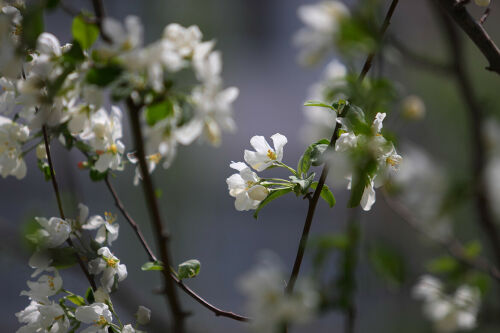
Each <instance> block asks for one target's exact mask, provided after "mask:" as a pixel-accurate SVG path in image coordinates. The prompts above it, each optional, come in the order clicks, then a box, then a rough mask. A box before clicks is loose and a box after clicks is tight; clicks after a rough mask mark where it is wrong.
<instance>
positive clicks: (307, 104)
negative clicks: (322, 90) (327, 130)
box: [304, 101, 337, 112]
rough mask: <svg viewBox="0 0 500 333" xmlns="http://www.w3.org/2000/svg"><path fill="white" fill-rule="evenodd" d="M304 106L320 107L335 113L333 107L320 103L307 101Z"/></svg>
mask: <svg viewBox="0 0 500 333" xmlns="http://www.w3.org/2000/svg"><path fill="white" fill-rule="evenodd" d="M304 106H319V107H322V108H329V109H332V110H333V111H335V112H336V111H337V110H336V109H335V108H334V107H333V106H331V105H328V104H325V103H323V102H320V101H307V102H305V103H304Z"/></svg>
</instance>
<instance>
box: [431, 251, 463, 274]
mask: <svg viewBox="0 0 500 333" xmlns="http://www.w3.org/2000/svg"><path fill="white" fill-rule="evenodd" d="M459 267H460V264H459V263H458V261H457V260H456V259H455V258H453V257H450V256H448V255H446V256H442V257H439V258H436V259H433V260H431V261H430V262H429V263H428V264H427V269H428V270H429V271H430V272H431V273H434V274H443V273H452V272H455V271H456V270H457V269H458V268H459Z"/></svg>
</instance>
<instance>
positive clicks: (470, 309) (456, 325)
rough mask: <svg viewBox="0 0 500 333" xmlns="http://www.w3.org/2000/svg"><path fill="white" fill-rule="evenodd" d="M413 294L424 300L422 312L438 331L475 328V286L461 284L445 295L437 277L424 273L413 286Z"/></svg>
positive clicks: (477, 305)
mask: <svg viewBox="0 0 500 333" xmlns="http://www.w3.org/2000/svg"><path fill="white" fill-rule="evenodd" d="M413 294H414V297H415V298H417V299H422V300H423V301H424V314H425V315H426V316H427V317H428V318H429V319H430V320H431V321H433V322H434V326H435V328H436V330H437V331H438V332H444V333H447V332H455V331H458V330H470V329H474V328H475V326H476V317H477V313H478V311H479V305H480V293H479V290H478V289H477V287H474V288H473V287H470V286H468V285H462V286H460V287H459V288H458V289H457V290H456V292H455V294H454V295H447V294H445V293H444V288H443V285H442V283H441V282H440V281H439V280H438V279H436V278H434V277H432V276H427V275H426V276H424V277H422V278H421V279H420V281H419V283H418V284H417V285H416V286H415V287H414V289H413Z"/></svg>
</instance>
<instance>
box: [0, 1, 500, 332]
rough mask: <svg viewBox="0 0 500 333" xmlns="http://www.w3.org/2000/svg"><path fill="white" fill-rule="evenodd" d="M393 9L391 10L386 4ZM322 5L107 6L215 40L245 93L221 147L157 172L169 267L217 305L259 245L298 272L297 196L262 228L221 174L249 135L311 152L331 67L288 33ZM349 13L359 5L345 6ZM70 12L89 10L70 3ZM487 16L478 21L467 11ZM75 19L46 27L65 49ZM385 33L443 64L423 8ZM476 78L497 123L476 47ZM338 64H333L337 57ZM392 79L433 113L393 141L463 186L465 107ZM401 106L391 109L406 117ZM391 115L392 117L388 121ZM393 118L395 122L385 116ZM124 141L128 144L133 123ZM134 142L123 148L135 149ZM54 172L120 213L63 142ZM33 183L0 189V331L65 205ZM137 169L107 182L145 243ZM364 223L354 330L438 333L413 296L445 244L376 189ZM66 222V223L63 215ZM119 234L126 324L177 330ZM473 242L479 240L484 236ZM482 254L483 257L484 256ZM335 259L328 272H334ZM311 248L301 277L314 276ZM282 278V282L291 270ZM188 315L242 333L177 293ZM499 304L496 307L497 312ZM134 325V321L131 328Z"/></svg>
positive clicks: (400, 60)
mask: <svg viewBox="0 0 500 333" xmlns="http://www.w3.org/2000/svg"><path fill="white" fill-rule="evenodd" d="M379 2H380V3H382V4H384V5H385V6H388V4H389V1H379ZM306 3H315V1H306V0H302V1H301V0H252V1H249V0H211V1H206V0H170V1H161V0H148V1H124V0H120V1H118V0H105V1H104V5H105V7H106V11H107V14H108V15H109V16H113V17H115V18H118V19H120V20H121V19H123V18H124V17H125V16H127V15H137V16H139V17H140V18H141V19H142V22H143V24H144V26H145V39H146V42H151V41H154V40H156V39H157V38H158V37H159V36H160V34H161V32H162V30H163V27H164V26H165V25H167V24H168V23H172V22H178V23H180V24H182V25H185V26H188V25H191V24H197V25H199V26H200V28H201V30H202V31H203V33H204V39H206V40H208V39H216V41H217V48H218V49H219V50H221V51H222V53H223V61H224V70H223V78H224V79H225V85H226V86H230V85H234V86H236V87H238V88H239V89H240V96H239V98H238V99H237V101H236V103H235V105H234V106H235V112H234V114H235V120H236V123H237V125H238V131H237V132H236V133H234V134H225V135H224V136H223V140H222V145H221V146H220V148H218V149H216V148H213V147H211V146H208V145H199V144H195V145H192V146H189V147H181V148H180V152H179V155H178V156H177V158H176V160H175V162H174V164H173V165H172V167H171V168H170V169H168V170H158V171H156V172H155V173H154V178H155V181H156V185H157V187H159V188H161V189H162V190H163V194H162V197H161V199H160V203H161V209H162V213H163V216H164V218H165V221H166V222H167V224H168V228H169V229H170V232H171V234H172V242H171V248H172V251H173V256H174V262H175V263H180V262H183V261H185V260H188V259H191V258H196V259H199V260H200V261H201V263H202V268H201V274H200V275H199V276H198V277H197V278H195V279H193V280H190V281H188V283H187V284H188V285H189V286H190V287H192V288H193V289H194V290H195V291H197V292H198V293H199V294H200V295H202V296H203V297H205V298H206V299H207V300H209V301H210V302H212V303H213V304H214V305H216V306H218V307H220V308H222V309H225V310H230V311H235V312H238V313H244V312H245V308H244V303H245V299H244V297H243V295H242V294H241V292H240V291H239V290H238V288H237V281H238V279H239V278H240V277H241V276H242V275H244V274H245V272H248V271H249V270H250V269H251V268H252V267H253V265H254V264H255V262H256V259H257V258H258V255H259V253H260V252H261V251H262V250H263V249H268V250H272V251H273V252H275V253H277V254H278V255H279V256H280V258H281V259H282V261H283V264H284V266H285V267H287V268H288V269H290V270H291V267H292V264H293V260H294V257H295V253H296V249H297V246H298V241H299V237H300V233H301V231H302V225H303V221H304V218H305V215H306V210H307V202H306V201H304V200H301V199H300V198H295V197H294V196H293V195H289V196H286V197H283V198H280V199H279V200H277V201H275V202H274V203H273V204H272V205H270V206H269V207H266V208H265V209H263V211H262V212H261V214H260V216H259V219H258V220H255V219H254V218H253V217H252V213H250V212H237V211H236V210H235V209H234V200H233V198H231V197H230V196H229V195H228V193H227V186H226V182H225V180H226V178H227V177H228V176H230V175H231V174H232V171H231V169H230V168H229V163H230V161H240V160H242V159H243V150H244V149H249V148H250V145H249V139H250V138H251V137H252V136H253V135H264V136H266V137H269V136H271V135H272V134H274V133H277V132H279V133H281V134H284V135H285V136H287V137H288V144H287V145H286V147H285V155H284V156H285V157H284V162H286V163H288V164H291V165H295V163H296V161H297V160H298V158H299V157H300V155H301V154H302V152H303V151H304V149H305V148H306V146H307V143H306V142H304V141H303V140H302V138H301V135H300V129H301V127H302V124H303V122H304V116H303V107H302V105H303V103H304V101H305V100H306V99H307V98H308V94H309V93H308V91H309V87H310V86H311V84H313V83H314V82H316V81H318V80H319V78H320V76H321V73H322V70H323V69H324V64H323V65H322V64H319V65H318V66H315V67H312V68H305V67H302V66H300V65H299V64H298V62H297V55H298V50H297V48H296V47H294V46H293V43H292V36H293V34H294V33H295V32H296V31H297V30H299V29H300V27H302V23H301V22H300V21H299V19H298V17H297V14H296V12H297V8H298V7H299V6H300V5H303V4H306ZM346 4H348V5H349V6H351V5H354V4H355V2H354V1H349V2H347V1H346ZM71 5H72V7H75V8H88V9H89V10H91V6H90V1H71ZM471 10H473V14H474V15H475V16H476V17H479V16H480V15H481V14H482V11H481V10H480V9H479V8H471ZM499 17H500V4H499V3H498V1H493V5H492V13H491V14H490V18H489V19H488V21H487V22H486V25H485V26H486V28H487V30H488V31H489V32H490V33H491V36H492V38H493V40H496V41H498V42H500V20H499V19H498V18H499ZM71 20H72V18H71V17H70V16H68V15H67V14H66V13H64V12H62V11H60V10H58V11H56V12H54V13H52V14H50V15H48V16H47V17H46V29H47V31H49V32H52V33H54V34H55V35H56V36H57V37H59V39H60V40H61V41H62V42H63V43H64V42H70V41H71V33H70V26H71ZM389 31H390V33H389V34H390V35H396V36H397V37H398V39H399V40H401V41H404V42H405V44H406V45H409V46H411V47H412V49H414V50H417V51H419V52H420V53H422V54H425V55H428V56H432V57H434V58H437V59H445V55H446V52H445V51H446V47H445V45H444V42H443V39H442V35H441V32H440V30H439V29H438V28H437V26H436V23H435V19H434V16H433V15H432V13H431V12H430V11H429V5H428V3H427V1H411V0H402V1H401V4H400V6H399V8H398V9H397V12H396V14H395V16H394V19H393V22H392V25H391V26H390V28H389ZM466 45H467V50H468V52H467V59H468V69H469V71H470V74H471V75H472V77H473V80H474V89H475V91H476V92H477V94H478V96H479V97H480V99H481V102H482V103H483V105H484V106H485V109H486V110H487V112H488V113H491V114H495V113H498V110H499V107H500V101H499V99H498V92H499V88H500V84H499V83H500V78H499V77H498V76H496V75H495V74H493V73H490V72H488V71H486V70H484V67H486V65H487V63H486V61H485V59H484V58H483V56H482V55H481V54H480V53H479V52H478V51H477V50H476V49H475V47H474V46H473V45H472V44H471V43H470V42H469V41H467V42H466ZM329 56H330V58H332V57H333V56H332V55H331V54H330V55H329ZM383 71H384V72H383V73H384V75H386V76H388V77H389V78H391V79H392V80H394V81H395V82H396V84H397V86H398V91H399V92H400V94H401V95H402V96H405V95H409V94H415V95H418V96H420V97H421V98H422V99H423V100H424V102H425V104H426V109H427V113H426V117H425V118H424V119H423V120H420V121H418V122H405V121H404V120H401V119H398V117H395V118H396V119H391V120H389V121H388V122H387V123H386V126H387V127H388V128H389V129H390V130H391V131H392V132H394V133H396V135H397V136H398V146H399V145H401V144H403V143H406V142H411V143H414V144H418V145H419V146H420V147H423V148H424V149H425V150H427V151H428V152H429V153H430V155H431V156H433V157H434V158H435V160H436V162H437V163H439V164H440V165H442V166H443V167H444V169H445V170H446V172H447V173H450V174H453V175H454V177H456V178H457V179H463V180H468V179H469V174H470V161H469V160H468V156H469V155H468V152H469V150H470V149H474V147H471V145H470V138H469V128H468V123H467V122H468V120H467V117H466V113H465V110H464V107H463V101H462V100H461V99H460V98H459V95H458V94H457V92H456V91H457V90H456V85H455V82H454V81H453V80H452V79H451V78H449V77H447V76H440V75H439V74H438V75H436V73H432V72H428V71H423V70H421V69H420V68H416V67H412V65H411V64H410V63H409V62H406V61H405V59H404V56H402V55H401V54H399V55H398V54H397V52H394V53H393V57H392V60H391V61H390V62H389V63H386V65H385V66H384V67H383ZM399 107H400V105H399V104H397V103H396V104H394V106H393V110H392V111H394V112H395V113H396V112H397V111H398V109H399ZM390 111H391V110H388V112H390ZM390 117H391V116H389V118H390ZM124 128H125V133H127V134H126V135H128V134H129V132H130V131H129V129H128V124H125V126H124ZM130 142H131V141H130V137H126V138H125V143H126V146H127V149H131V144H130ZM55 146H56V148H55V153H54V159H55V169H56V172H57V175H58V180H59V182H60V186H61V187H62V190H63V193H64V203H65V205H66V207H67V210H68V211H72V212H73V216H75V214H76V212H75V207H76V204H77V203H78V202H83V203H85V204H86V205H88V206H89V208H90V214H91V215H94V214H99V215H102V214H103V213H104V211H111V212H113V213H117V214H118V213H119V212H118V210H117V209H116V208H115V206H114V204H113V200H112V198H111V196H110V195H109V193H108V192H107V190H106V188H105V186H104V184H102V183H92V182H91V181H90V180H89V179H88V174H87V173H86V172H81V171H80V170H79V169H78V168H77V163H78V162H79V161H80V159H81V156H80V155H79V153H78V152H73V153H68V152H66V151H65V150H64V149H62V148H61V147H57V145H55ZM28 169H29V171H30V172H28V176H27V177H26V178H25V179H23V180H22V181H17V180H15V179H12V178H8V179H3V180H2V182H1V185H0V198H1V200H0V235H1V242H0V267H1V271H2V277H1V282H2V283H0V293H1V297H0V313H2V315H1V318H2V321H1V324H0V327H1V328H2V330H1V331H2V332H14V331H15V330H16V329H17V328H18V327H19V325H18V322H17V319H16V317H15V316H14V313H15V312H17V311H20V310H21V309H23V308H24V307H25V306H26V304H27V299H26V298H25V297H19V293H20V292H21V290H24V289H26V288H27V286H26V280H27V279H28V278H29V275H30V274H31V271H32V270H31V269H30V268H29V267H28V265H27V262H28V258H29V256H30V253H29V252H28V250H27V246H26V242H25V240H24V239H23V228H24V226H25V225H26V223H27V221H29V220H30V219H31V218H32V217H33V216H46V217H50V216H57V205H56V201H55V197H54V195H53V191H52V187H51V184H50V183H49V182H45V181H44V180H43V177H41V174H40V173H39V172H38V171H37V170H36V169H37V167H36V160H35V158H34V156H30V158H28ZM133 172H134V170H133V168H131V167H128V168H127V169H126V170H125V171H124V172H122V173H118V174H117V177H116V178H114V179H112V182H113V184H114V185H115V187H116V188H117V190H118V192H119V194H120V196H121V198H122V200H123V201H124V203H125V205H126V207H127V208H128V210H129V212H130V213H131V215H132V216H133V217H134V218H135V220H136V221H138V223H139V224H140V227H141V228H142V230H143V231H144V233H145V236H146V238H147V239H148V240H149V242H150V243H151V244H154V239H153V237H152V235H151V229H150V224H149V216H148V214H147V211H146V209H145V202H144V197H143V192H142V189H141V188H140V187H135V186H133V184H132V179H133ZM334 194H335V196H336V199H337V205H336V206H335V207H334V208H333V209H330V208H328V207H327V205H326V204H325V203H324V202H320V205H319V208H318V211H317V215H316V217H315V221H314V224H313V227H312V234H313V235H321V234H325V233H331V232H335V231H338V230H343V229H344V225H345V220H346V217H347V208H345V207H346V203H347V199H348V192H347V191H346V190H344V189H343V188H342V189H334ZM377 195H378V198H377V202H376V204H375V205H374V208H373V209H372V211H371V212H370V213H368V214H361V215H360V219H361V221H360V222H361V228H362V232H363V236H362V240H361V245H360V252H359V255H360V263H359V266H358V271H357V284H358V285H357V295H356V302H357V304H358V316H357V325H358V326H357V331H358V332H385V333H389V332H401V331H402V330H404V332H431V331H432V330H431V325H430V323H429V322H428V321H427V320H424V316H423V315H422V311H421V304H420V303H419V302H417V301H415V300H413V299H412V297H411V287H412V286H413V285H414V283H415V281H416V280H417V278H418V277H419V276H420V275H421V274H422V273H424V272H425V262H426V260H427V259H428V258H429V257H430V256H431V255H432V254H435V253H436V252H438V251H441V250H440V249H439V248H438V247H436V246H435V245H433V244H432V243H430V242H427V241H425V240H424V239H422V238H421V237H419V236H418V235H417V234H416V233H415V232H414V231H413V230H412V229H411V228H409V227H408V225H407V224H405V223H404V222H403V221H402V220H401V219H400V218H399V217H398V216H396V215H395V214H394V213H393V212H392V211H391V210H390V209H388V207H387V206H386V204H385V203H384V200H383V199H382V195H381V193H377ZM68 215H69V214H68ZM118 216H119V219H118V223H120V237H119V239H118V241H116V242H115V243H114V244H113V251H114V253H115V254H116V255H117V256H118V257H119V258H121V259H122V262H123V263H125V264H126V265H127V267H128V273H129V275H128V278H127V279H126V280H125V281H124V282H123V283H121V284H120V289H119V291H118V292H117V293H116V294H115V295H114V302H115V306H116V307H117V312H118V313H120V314H122V315H121V317H122V321H124V320H125V321H129V320H131V318H132V316H133V314H134V312H135V311H136V309H137V305H139V304H142V305H145V306H147V307H149V308H151V309H152V322H151V324H150V326H149V329H148V331H149V332H162V331H164V329H163V328H164V327H165V325H166V323H168V322H169V319H168V313H169V311H168V310H167V306H166V303H165V298H164V297H163V296H161V295H157V294H155V292H157V291H158V290H159V289H160V287H161V280H160V275H159V274H157V273H155V272H143V271H141V270H140V266H141V265H142V264H143V263H144V262H146V261H147V260H148V258H147V256H146V255H145V253H144V251H143V249H142V247H141V245H140V244H139V242H138V241H137V239H136V237H135V235H134V234H133V233H132V230H131V228H130V227H129V226H128V225H127V223H126V221H125V220H124V219H123V218H122V217H121V216H120V215H119V214H118ZM476 220H477V218H476V215H475V213H474V211H473V210H472V209H471V205H468V204H464V206H463V209H461V211H460V214H456V215H455V216H454V220H453V223H454V225H456V226H457V230H459V232H458V236H459V237H460V238H462V239H464V240H468V239H472V238H474V237H475V236H474V235H478V234H480V231H479V230H478V227H477V223H476V222H477V221H476ZM476 238H477V237H476ZM375 242H384V244H388V245H389V246H390V247H391V248H393V249H395V250H396V252H397V253H398V254H400V255H401V256H402V258H404V264H405V271H404V280H402V282H401V283H400V284H398V285H397V286H396V285H394V284H388V283H387V282H386V281H384V280H381V279H379V278H378V277H377V276H376V274H375V273H374V271H373V269H372V267H371V265H370V264H369V263H368V260H367V258H366V251H365V250H366V249H367V248H368V247H370V246H371V244H373V243H375ZM485 252H486V254H485V255H486V256H487V255H488V254H487V252H488V247H487V246H486V249H485ZM334 259H335V258H333V259H332V261H331V263H330V264H331V265H330V268H329V272H330V273H331V274H334V273H335V270H336V264H335V260H334ZM310 263H311V252H307V253H306V261H305V263H304V265H303V268H302V272H301V274H304V275H307V273H308V272H309V271H310V265H311V264H310ZM287 274H288V273H287ZM62 275H63V279H64V284H65V286H66V287H67V288H68V289H75V290H77V291H81V292H83V291H84V290H85V288H86V287H85V286H86V283H85V281H84V279H83V277H82V275H81V273H80V271H78V269H73V268H72V269H69V270H66V271H63V273H62ZM180 295H181V296H182V303H183V306H184V308H185V309H187V310H190V311H192V313H193V315H192V316H191V317H190V318H189V320H188V325H189V328H190V329H191V331H192V332H247V331H248V329H247V327H246V325H245V324H241V323H238V322H235V321H232V320H230V319H226V318H217V317H215V316H214V315H213V314H212V313H211V312H209V311H207V310H206V309H204V308H202V307H201V306H199V305H198V304H197V303H195V302H194V301H193V300H192V299H190V298H189V297H186V296H185V295H184V294H182V293H180ZM497 303H498V302H497ZM481 316H483V317H484V318H485V321H484V322H483V324H482V325H481V326H480V327H479V328H478V329H477V332H498V327H496V328H495V327H494V326H492V325H489V324H488V320H489V319H488V318H489V315H488V314H487V313H486V314H484V313H482V314H481V315H480V322H482V320H481ZM127 318H128V319H127ZM311 330H315V331H320V332H323V331H329V332H341V331H342V318H341V315H340V314H336V313H330V314H329V315H327V316H324V317H321V318H320V319H318V320H316V321H313V322H312V323H310V324H308V325H306V326H303V327H294V328H293V329H292V330H291V331H292V332H306V331H311Z"/></svg>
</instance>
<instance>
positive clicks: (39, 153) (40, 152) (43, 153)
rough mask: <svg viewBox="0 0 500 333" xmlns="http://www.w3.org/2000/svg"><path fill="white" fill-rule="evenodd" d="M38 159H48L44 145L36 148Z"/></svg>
mask: <svg viewBox="0 0 500 333" xmlns="http://www.w3.org/2000/svg"><path fill="white" fill-rule="evenodd" d="M36 158H38V159H39V160H44V159H47V150H46V149H45V145H44V144H43V143H41V144H39V145H38V146H36Z"/></svg>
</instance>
